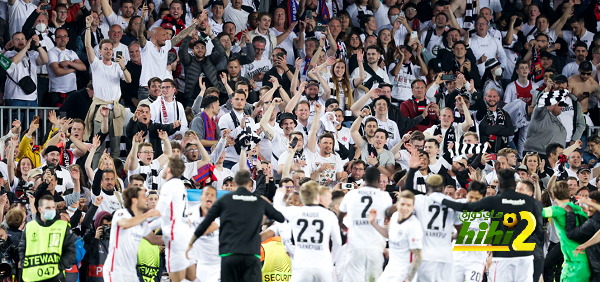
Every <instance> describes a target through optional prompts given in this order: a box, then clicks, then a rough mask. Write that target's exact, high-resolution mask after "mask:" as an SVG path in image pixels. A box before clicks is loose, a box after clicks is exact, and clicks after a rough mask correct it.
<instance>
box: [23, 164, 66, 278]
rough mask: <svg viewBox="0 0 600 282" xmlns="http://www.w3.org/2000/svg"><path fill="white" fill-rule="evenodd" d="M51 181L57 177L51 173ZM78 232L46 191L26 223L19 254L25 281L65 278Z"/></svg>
mask: <svg viewBox="0 0 600 282" xmlns="http://www.w3.org/2000/svg"><path fill="white" fill-rule="evenodd" d="M50 178H51V179H50V181H56V176H55V175H51V176H50ZM75 238H76V237H75V235H74V234H73V233H71V227H70V226H69V224H68V223H67V222H65V221H62V220H60V217H59V216H58V215H57V213H56V209H55V203H54V198H53V197H52V196H50V195H44V196H42V198H41V199H40V200H39V202H38V206H37V213H36V214H35V220H34V221H31V222H29V223H27V225H25V230H23V235H22V237H21V242H20V243H19V257H20V258H21V266H22V267H23V274H22V278H23V281H64V280H65V278H64V270H65V269H68V268H70V267H71V266H72V265H73V262H74V261H75V258H76V256H77V252H76V250H75Z"/></svg>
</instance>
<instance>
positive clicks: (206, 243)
mask: <svg viewBox="0 0 600 282" xmlns="http://www.w3.org/2000/svg"><path fill="white" fill-rule="evenodd" d="M188 220H189V221H190V225H191V227H192V230H196V228H197V227H198V225H200V223H202V221H204V216H202V214H201V212H200V205H198V206H197V209H194V210H193V211H190V212H188ZM214 222H215V223H216V224H217V225H219V226H220V225H221V221H220V219H219V218H217V219H215V221H214ZM190 258H194V259H196V260H197V263H198V264H200V265H219V267H221V257H220V256H219V229H217V230H215V231H213V232H212V233H210V234H206V235H202V236H200V238H198V240H196V242H194V246H193V247H192V249H191V250H190Z"/></svg>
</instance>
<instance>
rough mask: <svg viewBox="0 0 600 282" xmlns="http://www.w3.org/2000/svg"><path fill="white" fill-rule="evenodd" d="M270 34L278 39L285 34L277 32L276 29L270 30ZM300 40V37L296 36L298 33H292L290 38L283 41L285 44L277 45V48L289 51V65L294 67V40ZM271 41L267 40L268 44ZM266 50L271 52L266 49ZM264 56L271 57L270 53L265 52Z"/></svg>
mask: <svg viewBox="0 0 600 282" xmlns="http://www.w3.org/2000/svg"><path fill="white" fill-rule="evenodd" d="M269 32H270V33H272V34H273V35H275V36H276V37H277V36H279V35H281V34H282V33H283V32H280V31H278V30H276V29H275V28H274V27H272V28H269ZM296 38H298V36H297V35H296V33H294V32H290V34H288V36H287V37H286V38H285V39H284V40H283V42H281V43H280V44H279V45H277V47H281V48H283V49H285V51H287V58H286V61H287V64H288V65H294V62H295V60H296V59H295V57H294V39H296ZM268 41H269V40H268V39H267V42H268ZM265 49H266V50H269V49H267V48H266V47H265ZM263 54H267V56H268V55H269V52H264V53H263Z"/></svg>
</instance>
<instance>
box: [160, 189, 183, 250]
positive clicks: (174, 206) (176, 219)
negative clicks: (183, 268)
mask: <svg viewBox="0 0 600 282" xmlns="http://www.w3.org/2000/svg"><path fill="white" fill-rule="evenodd" d="M187 205H188V203H187V190H186V189H185V185H183V182H182V181H181V179H178V178H171V179H170V180H169V181H167V182H166V183H165V184H164V185H163V187H162V189H161V190H160V197H159V198H158V203H156V210H158V211H159V212H160V215H161V216H160V222H161V224H160V225H161V229H162V233H163V241H165V242H167V241H176V240H185V239H184V238H187V237H189V236H187V235H191V234H190V233H191V232H192V230H191V228H190V225H189V223H188V220H187V213H188V211H187V210H186V209H187ZM185 233H187V234H185ZM182 235H183V236H182ZM186 244H187V243H186Z"/></svg>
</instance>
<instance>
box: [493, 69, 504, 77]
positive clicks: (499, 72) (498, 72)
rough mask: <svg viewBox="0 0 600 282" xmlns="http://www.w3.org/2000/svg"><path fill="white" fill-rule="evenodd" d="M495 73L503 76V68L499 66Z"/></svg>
mask: <svg viewBox="0 0 600 282" xmlns="http://www.w3.org/2000/svg"><path fill="white" fill-rule="evenodd" d="M494 74H495V75H496V76H501V75H502V68H497V69H496V70H495V71H494Z"/></svg>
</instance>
